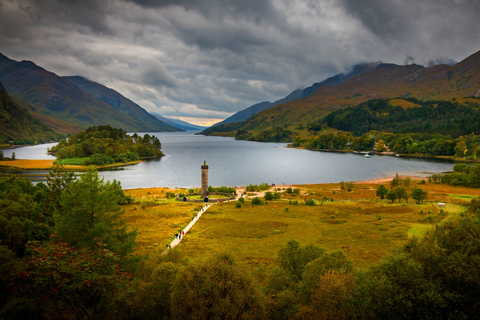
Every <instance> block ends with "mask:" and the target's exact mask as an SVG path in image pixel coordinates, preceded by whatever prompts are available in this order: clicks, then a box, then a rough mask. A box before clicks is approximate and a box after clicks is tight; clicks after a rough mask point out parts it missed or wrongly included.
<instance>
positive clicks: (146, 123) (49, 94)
mask: <svg viewBox="0 0 480 320" xmlns="http://www.w3.org/2000/svg"><path fill="white" fill-rule="evenodd" d="M0 82H2V83H3V85H4V87H5V89H6V92H8V94H9V95H10V96H11V97H12V98H18V99H21V100H23V101H25V102H26V103H27V104H28V105H29V106H30V108H29V110H34V111H35V116H36V117H37V118H49V119H51V120H52V121H55V120H53V119H54V118H55V119H57V120H60V121H63V122H64V123H65V122H68V123H70V124H72V127H78V128H82V127H89V126H93V125H103V124H104V125H111V126H112V127H117V128H122V129H124V130H127V131H147V132H155V131H177V130H178V129H176V128H173V127H171V126H169V125H167V124H165V123H163V122H162V121H160V120H158V119H157V118H155V117H153V116H152V115H150V114H149V113H148V112H146V111H145V110H144V109H143V108H141V107H140V106H138V105H134V106H132V105H129V106H128V107H125V108H123V110H122V109H117V108H118V107H120V106H118V105H117V106H116V107H117V108H116V107H115V106H113V105H111V104H109V103H107V102H104V101H102V100H100V99H98V98H96V97H95V96H94V95H92V94H90V93H89V92H86V91H84V90H82V89H81V88H79V87H78V86H77V85H75V84H74V83H73V82H71V81H70V80H69V79H68V78H67V77H61V76H58V75H57V74H55V73H53V72H50V71H47V70H46V69H44V68H42V67H40V66H38V65H36V64H35V63H34V62H32V61H26V60H23V61H20V62H17V61H14V60H11V59H9V58H8V57H6V56H5V55H3V54H0ZM92 83H93V82H92ZM97 85H98V86H100V87H102V88H104V89H105V91H108V90H112V89H108V88H106V87H104V86H103V85H100V84H97ZM112 91H113V90H112ZM116 94H117V95H118V99H119V100H121V101H122V102H124V101H123V99H125V100H128V99H126V98H125V97H123V96H121V95H120V94H119V93H116ZM120 96H121V98H120ZM128 101H130V100H128ZM130 103H131V104H134V103H133V102H131V101H130ZM121 107H123V105H121ZM135 109H136V110H135ZM132 110H134V111H132ZM119 111H120V112H119ZM137 117H139V118H140V119H138V118H137Z"/></svg>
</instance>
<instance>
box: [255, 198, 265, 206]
mask: <svg viewBox="0 0 480 320" xmlns="http://www.w3.org/2000/svg"><path fill="white" fill-rule="evenodd" d="M252 204H253V205H257V206H259V205H263V204H264V202H263V200H262V199H260V198H259V197H255V198H253V199H252Z"/></svg>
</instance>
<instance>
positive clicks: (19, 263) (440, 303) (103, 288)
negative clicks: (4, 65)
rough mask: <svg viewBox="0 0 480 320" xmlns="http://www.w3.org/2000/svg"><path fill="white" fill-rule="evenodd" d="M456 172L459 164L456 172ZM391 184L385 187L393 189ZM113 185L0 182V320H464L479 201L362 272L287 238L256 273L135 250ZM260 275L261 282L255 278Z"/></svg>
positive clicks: (85, 180)
mask: <svg viewBox="0 0 480 320" xmlns="http://www.w3.org/2000/svg"><path fill="white" fill-rule="evenodd" d="M457 169H460V168H457ZM393 182H394V181H393V180H392V187H394V185H393ZM131 201H132V198H131V197H129V196H127V195H126V194H125V193H124V191H123V190H122V188H121V185H120V183H119V182H117V181H113V182H109V181H107V182H105V181H104V180H103V179H102V178H99V176H98V173H97V172H96V171H95V170H94V169H92V168H90V169H89V170H88V171H87V172H86V173H85V174H83V175H81V176H79V177H77V178H75V177H74V175H73V174H72V173H71V172H66V171H64V170H62V168H61V167H56V168H55V169H54V170H53V171H52V172H50V174H49V176H48V177H47V181H46V182H45V183H38V184H36V185H33V184H32V183H31V182H30V181H28V180H21V179H18V178H15V177H10V178H7V179H1V180H0V268H1V270H2V272H1V278H0V287H1V290H0V310H1V311H0V317H1V318H2V319H59V318H61V319H473V318H476V317H477V315H478V301H479V299H480V291H479V289H478V288H479V287H480V268H478V263H479V261H480V260H479V259H480V256H479V252H480V242H479V241H478V238H479V237H480V198H478V199H477V198H474V199H473V200H472V201H471V202H470V205H469V208H468V210H467V211H465V212H464V213H463V214H462V215H461V216H459V217H458V218H455V219H448V220H446V221H444V222H443V223H441V224H438V225H436V226H435V227H434V228H432V229H430V230H429V231H427V233H426V234H425V236H423V237H422V238H416V237H413V238H411V239H409V240H408V241H407V242H406V244H405V245H403V246H401V247H398V248H397V249H396V250H394V251H393V252H392V253H391V254H389V255H387V256H385V257H383V258H382V259H381V260H380V262H379V263H377V264H375V265H373V266H372V267H371V268H369V269H366V270H363V269H357V268H355V267H354V264H353V262H352V261H351V260H349V259H348V258H347V256H346V254H345V252H344V251H342V250H331V251H328V250H326V249H324V248H322V247H319V246H317V245H315V244H312V243H301V242H299V241H297V240H295V239H292V240H289V241H288V242H286V244H285V245H284V246H283V247H280V248H279V249H278V253H277V259H276V261H277V262H276V265H275V266H273V267H272V268H270V269H269V270H268V271H267V272H263V273H255V272H253V270H251V269H250V268H249V267H248V266H247V265H245V264H242V263H241V262H239V261H238V260H237V259H236V258H235V256H234V255H232V253H228V252H222V251H219V252H216V253H212V254H209V255H205V256H204V257H202V258H196V259H191V258H189V257H188V256H186V255H184V254H182V250H181V248H175V249H174V250H171V251H169V253H168V254H162V251H161V250H159V251H154V252H151V253H150V254H148V255H141V256H139V255H134V254H133V248H134V246H135V243H136V237H137V231H136V230H135V229H133V230H128V229H127V225H126V222H125V219H124V209H123V206H124V205H127V204H128V203H130V202H131ZM260 275H261V276H260Z"/></svg>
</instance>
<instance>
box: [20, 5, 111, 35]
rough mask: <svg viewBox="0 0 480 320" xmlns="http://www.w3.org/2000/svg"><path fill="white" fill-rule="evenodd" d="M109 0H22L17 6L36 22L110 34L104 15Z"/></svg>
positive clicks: (107, 9) (108, 7) (107, 10)
mask: <svg viewBox="0 0 480 320" xmlns="http://www.w3.org/2000/svg"><path fill="white" fill-rule="evenodd" d="M111 5H112V1H111V0H103V1H102V0H68V1H62V0H24V1H18V7H19V9H21V10H22V11H24V12H25V13H26V14H28V15H29V16H30V18H31V19H32V20H33V21H36V22H38V23H47V24H48V23H52V24H58V26H59V27H65V25H68V26H70V27H75V28H77V29H83V30H84V32H87V31H91V32H94V33H104V34H110V33H112V30H111V29H110V28H109V27H108V25H107V23H106V19H105V18H106V15H107V14H108V13H109V9H110V7H111Z"/></svg>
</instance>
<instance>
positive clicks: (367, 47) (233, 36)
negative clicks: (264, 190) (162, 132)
mask: <svg viewBox="0 0 480 320" xmlns="http://www.w3.org/2000/svg"><path fill="white" fill-rule="evenodd" d="M478 12H480V1H467V0H456V1H454V0H422V1H418V0H416V1H413V0H403V1H402V0H362V1H358V0H339V1H337V0H255V1H254V0H252V1H245V0H0V51H1V53H3V54H6V55H7V56H9V57H10V58H13V59H16V60H23V59H27V60H32V61H34V62H36V63H37V64H39V65H41V66H42V67H45V68H46V69H48V70H51V71H54V72H56V73H58V74H60V75H75V74H79V75H82V76H86V77H88V78H90V79H92V80H94V81H97V82H100V83H103V84H106V85H107V86H109V87H112V88H113V89H115V90H117V91H119V92H121V93H122V94H124V95H126V96H127V97H129V98H131V99H132V100H134V101H136V102H140V101H142V102H143V103H144V105H145V106H148V108H150V109H149V110H151V111H155V110H152V109H155V108H156V107H155V105H156V106H157V107H158V108H161V109H162V108H163V109H162V110H166V112H167V111H168V114H170V115H175V113H177V115H188V113H189V112H191V113H192V114H195V115H196V116H198V115H201V114H202V113H203V114H204V116H205V117H226V116H228V115H229V114H231V113H233V112H236V111H239V110H241V109H245V108H247V107H249V106H250V105H252V104H255V103H258V102H260V101H264V100H269V101H275V100H277V99H280V98H282V97H284V96H285V95H287V94H289V93H290V92H291V91H293V90H295V89H297V88H299V87H305V86H309V85H311V84H312V83H314V82H319V81H322V80H324V79H325V78H327V77H329V76H332V75H335V74H337V73H340V72H346V71H348V70H349V69H350V68H351V67H352V66H353V65H355V64H357V63H359V62H371V61H379V60H381V61H384V62H392V63H398V64H402V63H404V62H406V63H413V62H414V63H417V64H423V65H432V64H436V63H442V62H448V63H451V61H452V60H451V59H452V58H453V59H455V60H457V61H460V60H462V59H464V58H465V57H467V56H468V55H470V54H472V53H474V52H476V51H477V50H478V49H479V47H478V43H480V35H479V33H478V32H477V30H479V29H480V19H478V18H477V14H478ZM142 106H143V105H142Z"/></svg>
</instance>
